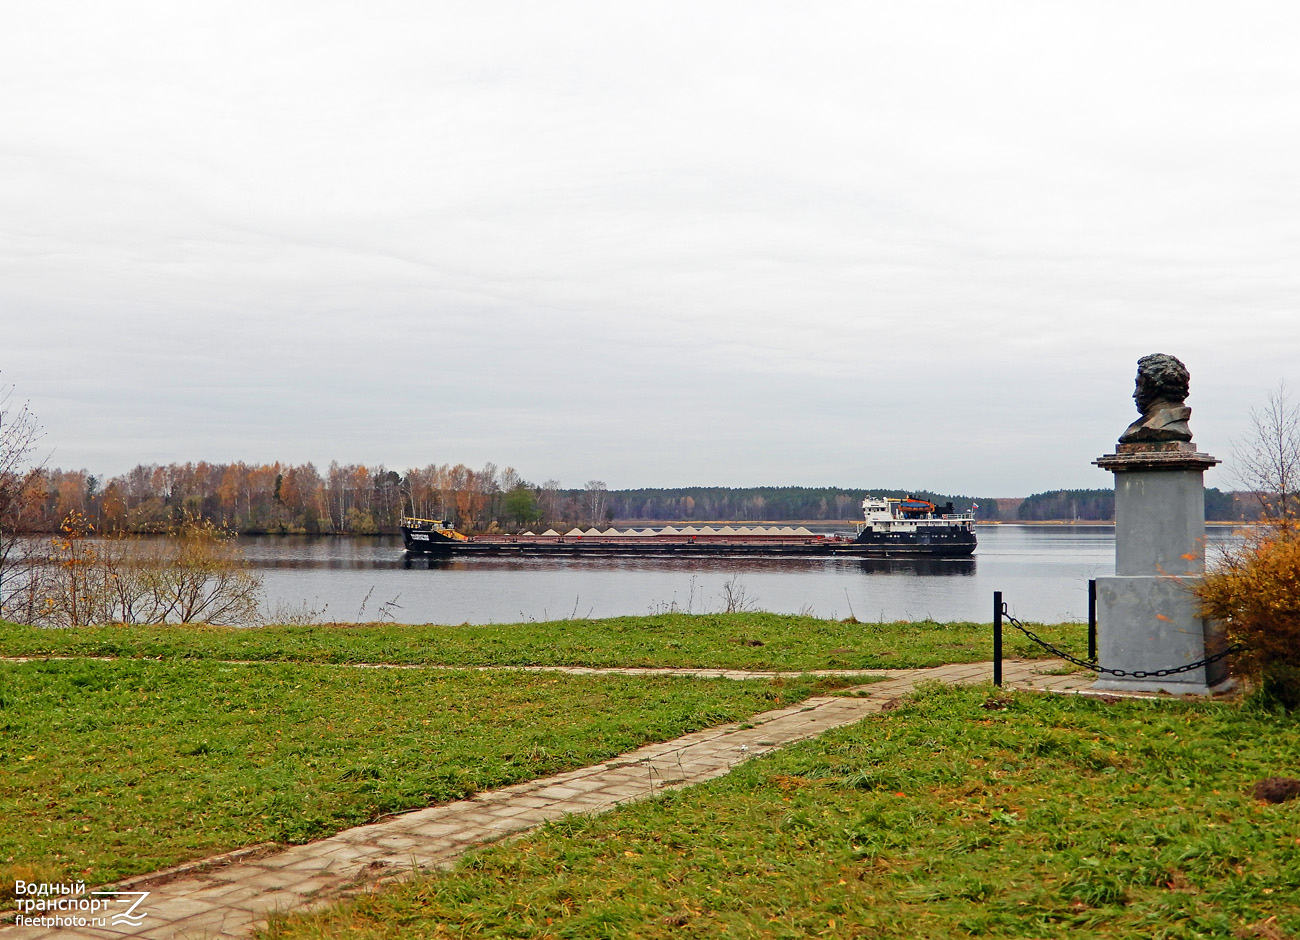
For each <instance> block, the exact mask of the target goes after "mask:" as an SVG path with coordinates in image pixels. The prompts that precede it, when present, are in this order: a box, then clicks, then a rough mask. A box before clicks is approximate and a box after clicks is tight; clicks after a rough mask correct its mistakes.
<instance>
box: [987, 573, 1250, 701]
mask: <svg viewBox="0 0 1300 940" xmlns="http://www.w3.org/2000/svg"><path fill="white" fill-rule="evenodd" d="M1004 618H1005V619H1006V621H1007V622H1008V623H1010V624H1011V626H1013V627H1015V628H1016V629H1017V630H1019V631H1020V632H1021V633H1023V634H1024V635H1025V636H1027V637H1029V639H1031V640H1033V641H1034V642H1035V643H1037V644H1038V645H1039V646H1041V647H1042V648H1043V649H1045V650H1047V651H1048V652H1049V653H1055V654H1056V655H1057V656H1059V657H1060V658H1061V659H1064V660H1065V661H1066V662H1068V663H1073V664H1074V665H1076V666H1081V667H1082V668H1084V669H1091V670H1092V671H1093V672H1103V673H1105V674H1106V675H1108V676H1120V677H1125V676H1127V677H1129V678H1131V679H1163V678H1164V677H1165V676H1176V675H1179V674H1181V673H1184V672H1191V671H1192V670H1193V669H1200V668H1201V667H1202V666H1208V665H1210V664H1211V663H1217V662H1218V661H1219V660H1221V659H1224V658H1225V657H1227V656H1230V655H1232V654H1233V653H1236V652H1238V651H1239V650H1240V649H1241V647H1240V646H1236V645H1233V646H1229V647H1227V648H1226V649H1222V650H1220V651H1219V652H1217V653H1215V654H1214V655H1213V656H1206V657H1205V658H1204V659H1198V660H1197V661H1196V662H1194V663H1187V664H1186V665H1185V666H1171V667H1170V668H1168V669H1152V670H1150V671H1144V670H1141V669H1135V670H1133V671H1132V672H1129V671H1128V670H1127V669H1107V668H1106V667H1105V666H1101V665H1099V664H1098V663H1097V660H1096V657H1095V656H1094V657H1093V658H1092V659H1090V660H1087V659H1080V658H1079V657H1078V656H1072V655H1070V654H1069V653H1067V652H1066V651H1065V650H1062V649H1057V648H1056V647H1055V646H1053V645H1052V644H1051V643H1048V642H1047V641H1046V640H1044V639H1043V638H1042V637H1040V636H1038V634H1036V633H1034V631H1032V630H1030V629H1029V628H1028V627H1026V626H1025V625H1024V624H1023V623H1021V622H1020V621H1019V620H1017V619H1016V618H1015V617H1013V616H1011V614H1009V613H1007V611H1006V605H1004V604H1003V603H1002V592H1001V591H994V592H993V682H994V683H995V684H996V685H1001V684H1002V621H1003V619H1004Z"/></svg>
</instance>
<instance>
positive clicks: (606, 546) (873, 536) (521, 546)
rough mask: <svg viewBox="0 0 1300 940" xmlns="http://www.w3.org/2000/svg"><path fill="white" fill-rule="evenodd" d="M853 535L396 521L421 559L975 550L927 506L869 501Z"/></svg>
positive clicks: (961, 520)
mask: <svg viewBox="0 0 1300 940" xmlns="http://www.w3.org/2000/svg"><path fill="white" fill-rule="evenodd" d="M862 510H863V521H862V522H860V523H858V526H857V533H856V535H852V536H850V535H848V534H842V535H840V534H832V535H825V534H818V533H815V532H810V531H809V530H808V529H806V528H804V527H802V526H800V527H798V528H794V527H791V526H755V525H747V524H742V523H731V524H725V525H721V526H712V525H705V526H700V527H696V526H690V525H688V526H685V527H682V528H678V527H676V526H663V527H661V528H657V529H652V528H644V529H636V528H632V529H624V530H622V531H620V530H618V529H614V528H608V529H605V530H604V531H601V530H599V529H596V528H595V527H594V526H593V527H592V528H589V529H586V530H582V529H571V530H569V531H568V532H565V533H564V534H562V535H561V534H560V533H559V532H556V531H554V530H547V531H546V532H543V533H541V534H540V535H538V534H536V533H533V532H521V533H519V534H518V535H475V536H467V535H463V534H461V533H460V532H457V531H456V529H455V527H454V526H452V525H451V524H450V523H449V522H447V521H446V520H441V519H416V518H411V517H405V518H403V519H402V523H401V527H402V542H403V544H404V545H405V546H406V550H407V551H408V552H411V553H415V554H421V555H494V556H503V555H504V556H511V555H513V556H528V557H533V556H545V555H669V556H671V555H751V556H815V555H843V556H873V557H902V556H918V555H919V556H926V557H943V558H961V557H965V556H969V555H970V554H971V553H972V552H974V551H975V546H976V539H975V528H974V525H975V516H974V513H973V512H964V513H959V512H954V511H953V508H952V503H948V504H947V505H946V506H944V507H938V506H936V505H935V504H934V503H932V502H929V501H928V500H923V499H916V498H914V497H911V496H909V497H907V498H906V499H892V498H887V497H871V496H868V497H867V498H866V499H864V500H863V501H862Z"/></svg>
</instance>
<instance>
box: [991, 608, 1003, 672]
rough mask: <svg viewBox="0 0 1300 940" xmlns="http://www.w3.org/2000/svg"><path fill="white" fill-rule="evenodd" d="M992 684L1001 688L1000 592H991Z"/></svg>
mask: <svg viewBox="0 0 1300 940" xmlns="http://www.w3.org/2000/svg"><path fill="white" fill-rule="evenodd" d="M993 684H994V685H996V686H997V687H998V688H999V689H1000V688H1002V592H1001V591H994V592H993Z"/></svg>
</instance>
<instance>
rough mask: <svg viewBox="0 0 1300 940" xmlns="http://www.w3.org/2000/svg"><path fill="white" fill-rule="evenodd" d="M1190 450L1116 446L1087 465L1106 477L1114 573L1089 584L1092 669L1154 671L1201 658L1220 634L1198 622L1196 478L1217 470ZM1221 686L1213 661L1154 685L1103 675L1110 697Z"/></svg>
mask: <svg viewBox="0 0 1300 940" xmlns="http://www.w3.org/2000/svg"><path fill="white" fill-rule="evenodd" d="M1218 462H1219V461H1217V460H1216V459H1215V458H1213V457H1211V456H1209V455H1208V454H1202V453H1198V452H1197V451H1196V448H1195V445H1193V444H1191V443H1182V442H1171V443H1149V444H1121V445H1120V447H1119V450H1118V452H1117V453H1114V454H1108V455H1107V456H1105V457H1099V458H1098V459H1097V460H1096V461H1095V463H1096V464H1097V466H1099V467H1101V468H1102V469H1104V470H1111V471H1113V472H1114V474H1115V576H1114V577H1110V578H1098V579H1097V654H1098V662H1099V663H1100V664H1101V665H1102V666H1105V667H1107V668H1110V669H1123V670H1125V671H1128V672H1134V671H1140V672H1154V671H1156V670H1159V669H1169V668H1172V667H1176V666H1182V665H1184V664H1186V663H1192V662H1196V661H1197V660H1200V659H1204V658H1205V657H1206V656H1207V655H1210V654H1211V653H1213V652H1216V651H1217V650H1219V649H1220V648H1221V643H1222V631H1221V630H1220V629H1219V627H1218V625H1217V624H1215V623H1214V622H1213V621H1206V620H1204V619H1203V618H1201V617H1200V616H1198V615H1197V605H1196V598H1195V596H1194V595H1193V594H1192V589H1193V588H1194V586H1195V584H1196V582H1197V581H1198V580H1199V578H1200V576H1201V574H1202V573H1203V572H1204V571H1205V484H1204V473H1205V470H1206V469H1208V468H1209V467H1212V466H1214V465H1215V464H1216V463H1218ZM1226 679H1227V664H1226V663H1225V662H1223V661H1222V660H1220V661H1219V662H1217V663H1213V664H1211V665H1210V666H1208V667H1206V666H1202V667H1199V668H1197V669H1193V670H1190V671H1188V672H1183V673H1179V674H1177V675H1172V676H1166V677H1163V678H1145V679H1135V678H1133V677H1131V676H1110V675H1107V674H1105V673H1102V674H1101V678H1099V679H1098V680H1097V683H1096V685H1095V686H1094V687H1095V688H1097V689H1106V690H1113V691H1120V690H1123V691H1143V692H1156V691H1166V692H1172V693H1175V694H1189V693H1198V694H1207V693H1209V692H1210V691H1211V690H1212V689H1213V688H1214V687H1215V686H1217V685H1220V684H1221V683H1223V682H1224V681H1225V680H1226Z"/></svg>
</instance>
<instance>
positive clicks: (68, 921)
mask: <svg viewBox="0 0 1300 940" xmlns="http://www.w3.org/2000/svg"><path fill="white" fill-rule="evenodd" d="M148 896H149V892H148V891H91V892H90V894H86V884H85V882H82V881H78V882H76V883H75V884H52V883H50V882H43V881H15V882H14V897H15V898H16V899H17V902H18V916H17V917H15V918H14V924H15V925H17V926H19V927H141V926H143V925H144V919H145V917H146V916H148V915H147V914H146V913H145V912H144V911H142V910H141V909H140V905H141V903H143V901H144V899H145V898H147V897H148Z"/></svg>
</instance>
